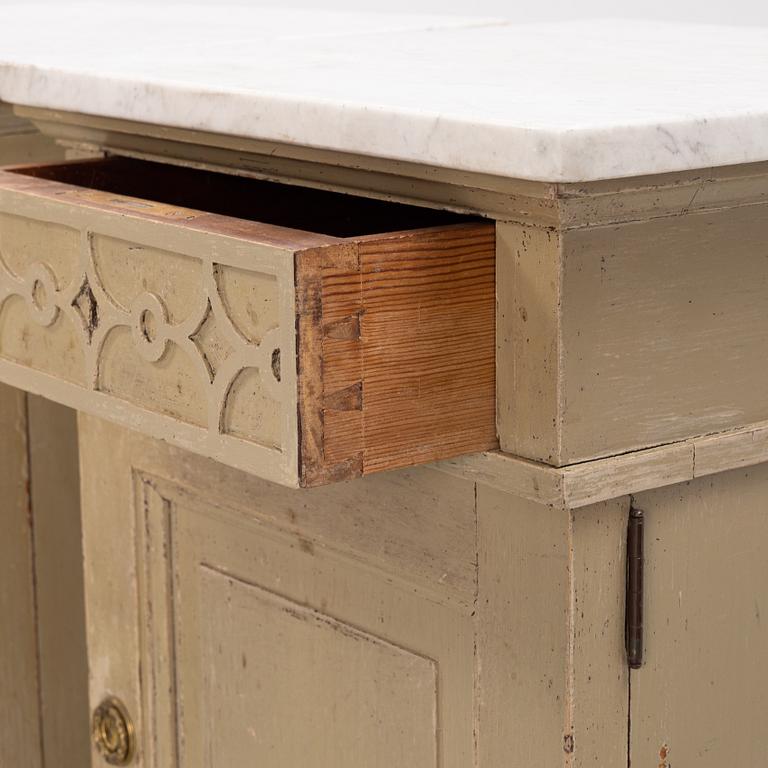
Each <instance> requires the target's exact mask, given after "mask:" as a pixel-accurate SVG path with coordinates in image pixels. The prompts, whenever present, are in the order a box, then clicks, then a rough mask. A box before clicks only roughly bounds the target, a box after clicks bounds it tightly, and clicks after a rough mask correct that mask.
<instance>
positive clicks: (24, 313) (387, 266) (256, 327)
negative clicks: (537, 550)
mask: <svg viewBox="0 0 768 768" xmlns="http://www.w3.org/2000/svg"><path fill="white" fill-rule="evenodd" d="M0 379H2V380H3V381H5V382H7V383H9V384H11V385H13V386H17V387H20V388H22V389H26V390H28V391H33V392H35V393H37V394H41V395H43V396H45V397H48V398H50V399H52V400H56V401H58V402H61V403H64V404H66V405H68V406H71V407H74V408H76V409H78V410H81V411H85V412H88V413H92V414H95V415H98V416H102V417H104V418H108V419H111V420H113V421H116V422H118V423H121V424H123V425H126V426H129V427H131V428H132V429H135V430H138V431H140V432H144V433H145V434H148V435H151V436H153V437H157V438H161V439H164V440H167V441H168V442H171V443H174V444H177V445H180V446H182V447H185V448H187V449H189V450H192V451H195V452H197V453H201V454H203V455H205V456H208V457H211V458H214V459H217V460H219V461H222V462H224V463H226V464H229V465H231V466H234V467H236V468H239V469H245V470H248V471H250V472H253V473H255V474H258V475H259V476H261V477H264V478H266V479H269V480H273V481H276V482H280V483H283V484H287V485H294V486H296V485H302V486H308V485H318V484H325V483H328V482H333V481H337V480H341V479H347V478H350V477H355V476H358V475H363V474H368V473H370V472H376V471H380V470H383V469H389V468H393V467H400V466H408V465H413V464H419V463H424V462H426V461H431V460H435V459H440V458H445V457H448V456H455V455H458V454H461V453H467V452H471V451H477V450H485V449H487V448H492V447H494V446H495V445H496V435H495V414H494V396H495V376H494V235H493V227H492V225H490V224H484V223H480V224H474V223H473V224H458V225H449V226H444V227H430V228H423V229H415V230H413V231H404V232H399V233H395V234H388V235H387V234H385V235H372V236H371V235H367V236H361V237H357V238H339V237H332V236H328V235H324V234H315V233H307V232H303V231H300V230H294V229H288V228H285V227H279V226H274V225H270V224H264V223H262V222H253V221H246V220H243V219H239V218H234V217H230V216H224V215H218V214H212V213H206V212H202V211H198V210H191V209H187V208H182V207H180V206H177V205H172V204H166V203H160V202H151V201H148V200H146V199H141V198H135V197H126V196H123V195H121V194H116V193H113V192H111V191H104V190H95V189H89V188H86V187H81V186H78V185H74V184H69V183H62V182H60V181H57V180H51V179H50V178H40V177H36V176H31V175H27V174H26V173H25V172H8V171H5V172H0Z"/></svg>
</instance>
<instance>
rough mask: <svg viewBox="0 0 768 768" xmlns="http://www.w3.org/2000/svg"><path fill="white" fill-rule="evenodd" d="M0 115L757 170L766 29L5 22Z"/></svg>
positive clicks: (518, 173)
mask: <svg viewBox="0 0 768 768" xmlns="http://www.w3.org/2000/svg"><path fill="white" fill-rule="evenodd" d="M0 100H4V101H8V102H12V103H18V104H24V105H29V106H36V107H49V108H55V109H62V110H70V111H76V112H84V113H89V114H93V115H100V116H107V117H116V118H124V119H129V120H139V121H143V122H149V123H156V124H160V125H166V126H175V127H181V128H191V129H200V130H205V131H212V132H217V133H223V134H233V135H238V136H245V137H251V138H257V139H265V140H270V141H279V142H288V143H291V144H300V145H307V146H312V147H320V148H325V149H333V150H340V151H344V152H351V153H358V154H364V155H370V156H376V157H384V158H391V159H396V160H405V161H414V162H417V163H422V164H427V165H434V166H441V167H445V168H451V169H457V170H464V171H475V172H480V173H489V174H496V175H502V176H508V177H517V178H523V179H539V180H544V181H589V180H594V179H605V178H619V177H625V176H634V175H641V174H650V173H660V172H666V171H679V170H686V169H692V168H702V167H709V166H715V165H727V164H732V163H746V162H753V161H762V160H768V28H752V29H750V28H744V27H740V28H738V27H724V26H706V25H679V24H667V23H655V22H632V21H600V22H595V21H589V22H586V21H585V22H563V23H540V24H515V23H513V22H509V21H503V20H493V19H468V18H452V17H426V16H418V15H413V16H411V15H407V16H405V15H376V14H364V13H341V12H318V11H311V10H277V9H264V8H249V7H247V6H227V5H226V4H214V3H211V4H210V5H208V6H189V5H186V6H182V5H178V6H168V5H164V4H163V5H160V4H158V3H155V4H152V5H135V4H131V5H127V4H126V5H125V6H124V7H117V6H112V7H110V6H99V5H78V4H72V3H69V2H68V3H60V4H59V5H38V4H28V5H4V6H3V7H2V19H1V22H0Z"/></svg>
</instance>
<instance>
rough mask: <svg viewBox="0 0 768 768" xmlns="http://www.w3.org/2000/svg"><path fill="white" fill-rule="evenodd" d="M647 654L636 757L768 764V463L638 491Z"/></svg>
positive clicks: (635, 680)
mask: <svg viewBox="0 0 768 768" xmlns="http://www.w3.org/2000/svg"><path fill="white" fill-rule="evenodd" d="M635 502H636V504H637V506H639V507H640V508H641V509H643V510H644V512H645V562H646V567H645V595H646V598H645V603H646V610H645V617H644V623H645V655H646V661H645V665H644V666H643V667H641V668H640V669H638V670H636V671H634V670H633V671H632V673H631V676H632V703H631V707H632V708H631V717H632V743H631V758H632V765H654V766H655V765H663V766H677V765H681V766H685V765H695V766H697V767H698V768H715V766H722V765H754V766H757V765H763V764H765V756H766V747H765V740H764V739H763V738H762V734H763V733H764V732H765V711H766V705H767V704H768V693H766V691H768V623H766V619H765V617H766V615H767V614H768V586H767V585H768V558H766V556H765V542H766V538H768V517H766V514H765V512H766V504H767V503H768V464H761V465H759V466H756V467H752V468H751V469H748V470H733V471H731V472H726V473H722V474H719V475H714V476H711V477H707V478H701V479H699V480H694V481H692V482H690V483H685V484H680V485H675V486H670V487H669V488H662V489H659V490H655V491H649V492H647V493H643V494H639V495H638V496H637V497H636V499H635Z"/></svg>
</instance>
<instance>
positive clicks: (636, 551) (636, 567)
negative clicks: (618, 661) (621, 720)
mask: <svg viewBox="0 0 768 768" xmlns="http://www.w3.org/2000/svg"><path fill="white" fill-rule="evenodd" d="M643 525H644V515H643V510H642V509H635V507H634V506H632V507H630V510H629V522H628V524H627V604H626V612H625V628H624V639H625V644H626V649H627V664H629V667H630V669H639V668H640V667H642V666H643V570H644V567H645V558H644V544H643Z"/></svg>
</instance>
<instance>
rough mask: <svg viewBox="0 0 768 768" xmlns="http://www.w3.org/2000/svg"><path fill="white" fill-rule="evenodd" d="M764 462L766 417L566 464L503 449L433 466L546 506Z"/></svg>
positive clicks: (576, 503) (591, 500)
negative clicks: (720, 430) (525, 457)
mask: <svg viewBox="0 0 768 768" xmlns="http://www.w3.org/2000/svg"><path fill="white" fill-rule="evenodd" d="M763 462H768V422H759V423H756V424H751V425H749V426H747V427H741V428H739V429H734V430H728V431H725V432H718V433H715V434H709V435H700V436H698V437H693V438H689V439H687V440H682V441H679V442H675V443H668V444H666V445H660V446H656V447H653V448H646V449H643V450H640V451H632V452H630V453H624V454H620V455H617V456H610V457H608V458H603V459H595V460H594V461H585V462H581V463H579V464H570V465H567V466H564V467H553V466H550V465H548V464H543V463H541V462H536V461H530V460H528V459H523V458H520V457H518V456H513V455H512V454H507V453H502V452H501V451H488V452H485V453H479V454H472V455H468V456H462V457H459V458H457V459H451V460H448V461H440V462H436V463H434V464H433V465H432V466H434V467H435V468H437V469H439V470H441V471H443V472H447V473H449V474H452V475H457V476H459V477H463V478H465V479H467V480H472V481H473V482H477V483H482V484H484V485H488V486H491V487H492V488H497V489H498V490H502V491H506V492H509V493H512V494H514V495H516V496H520V497H521V498H524V499H528V500H530V501H536V502H539V503H541V504H545V505H547V506H556V507H561V508H570V509H575V508H578V507H585V506H588V505H590V504H595V503H597V502H599V501H608V500H610V499H615V498H618V497H620V496H625V495H627V494H631V493H639V492H640V491H647V490H651V489H653V488H662V487H664V486H667V485H674V484H676V483H683V482H687V481H689V480H693V479H695V478H697V477H705V476H707V475H713V474H716V473H719V472H726V471H728V470H731V469H739V468H743V467H750V466H754V465H756V464H761V463H763Z"/></svg>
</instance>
